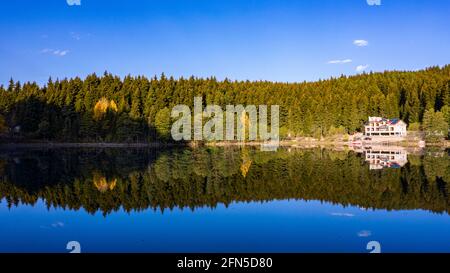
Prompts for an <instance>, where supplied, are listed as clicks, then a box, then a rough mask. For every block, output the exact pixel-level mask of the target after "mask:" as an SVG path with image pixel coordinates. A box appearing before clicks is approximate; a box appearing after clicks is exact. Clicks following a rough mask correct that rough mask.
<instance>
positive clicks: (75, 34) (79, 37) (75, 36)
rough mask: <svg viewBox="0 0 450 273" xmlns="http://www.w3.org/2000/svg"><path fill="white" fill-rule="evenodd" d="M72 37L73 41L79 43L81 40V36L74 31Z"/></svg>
mask: <svg viewBox="0 0 450 273" xmlns="http://www.w3.org/2000/svg"><path fill="white" fill-rule="evenodd" d="M70 37H72V39H74V40H77V41H79V40H81V36H80V34H78V33H76V32H73V31H72V32H70Z"/></svg>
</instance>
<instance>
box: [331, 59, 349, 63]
mask: <svg viewBox="0 0 450 273" xmlns="http://www.w3.org/2000/svg"><path fill="white" fill-rule="evenodd" d="M351 62H352V60H351V59H345V60H331V61H329V62H328V64H347V63H351Z"/></svg>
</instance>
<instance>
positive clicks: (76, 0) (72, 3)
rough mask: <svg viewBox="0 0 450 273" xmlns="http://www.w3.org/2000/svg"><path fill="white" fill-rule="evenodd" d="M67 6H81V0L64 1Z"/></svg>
mask: <svg viewBox="0 0 450 273" xmlns="http://www.w3.org/2000/svg"><path fill="white" fill-rule="evenodd" d="M66 2H67V5H69V6H81V0H66Z"/></svg>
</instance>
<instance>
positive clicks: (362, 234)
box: [358, 230, 372, 237]
mask: <svg viewBox="0 0 450 273" xmlns="http://www.w3.org/2000/svg"><path fill="white" fill-rule="evenodd" d="M370 236H372V231H370V230H361V231H360V232H358V237H370Z"/></svg>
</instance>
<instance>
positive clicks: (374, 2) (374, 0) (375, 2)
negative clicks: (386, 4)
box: [366, 0, 381, 6]
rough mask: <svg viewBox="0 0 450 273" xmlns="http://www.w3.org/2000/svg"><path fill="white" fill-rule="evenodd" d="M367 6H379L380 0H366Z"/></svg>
mask: <svg viewBox="0 0 450 273" xmlns="http://www.w3.org/2000/svg"><path fill="white" fill-rule="evenodd" d="M366 2H367V5H369V6H381V0H366Z"/></svg>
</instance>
